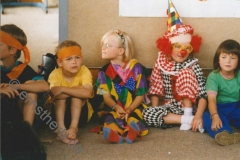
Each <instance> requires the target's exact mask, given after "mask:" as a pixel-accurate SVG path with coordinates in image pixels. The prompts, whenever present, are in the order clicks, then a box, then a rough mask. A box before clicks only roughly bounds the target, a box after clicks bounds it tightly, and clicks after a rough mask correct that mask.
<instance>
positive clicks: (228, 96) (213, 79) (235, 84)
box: [206, 70, 240, 103]
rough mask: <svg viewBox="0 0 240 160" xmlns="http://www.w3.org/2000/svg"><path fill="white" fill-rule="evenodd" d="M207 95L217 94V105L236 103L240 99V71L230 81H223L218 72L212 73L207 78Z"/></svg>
mask: <svg viewBox="0 0 240 160" xmlns="http://www.w3.org/2000/svg"><path fill="white" fill-rule="evenodd" d="M206 90H207V93H209V92H211V91H214V92H217V103H229V102H237V101H239V99H240V94H239V92H240V71H238V73H237V75H236V76H235V77H233V78H232V79H229V80H228V79H225V78H224V77H223V76H222V75H221V74H220V72H219V71H216V70H215V71H212V72H211V73H210V74H209V75H208V78H207V84H206Z"/></svg>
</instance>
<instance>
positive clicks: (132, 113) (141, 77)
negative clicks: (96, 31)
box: [95, 30, 148, 143]
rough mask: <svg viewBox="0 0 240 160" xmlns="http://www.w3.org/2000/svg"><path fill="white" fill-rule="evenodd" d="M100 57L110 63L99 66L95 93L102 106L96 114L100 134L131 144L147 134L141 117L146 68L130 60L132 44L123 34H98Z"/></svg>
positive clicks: (117, 31)
mask: <svg viewBox="0 0 240 160" xmlns="http://www.w3.org/2000/svg"><path fill="white" fill-rule="evenodd" d="M101 42H102V58H103V59H108V60H110V63H108V64H106V65H105V66H103V67H102V69H100V71H99V73H98V78H97V82H96V84H95V85H96V87H97V94H100V95H103V99H104V105H102V107H101V108H100V111H99V112H98V115H99V117H100V121H102V122H103V123H104V126H103V136H104V138H105V139H106V140H108V141H109V142H113V143H122V142H123V140H124V139H125V140H126V142H127V143H132V142H133V141H134V140H135V139H136V138H137V137H138V136H144V135H146V134H147V133H148V130H147V128H146V124H145V122H144V120H143V117H142V111H143V109H144V108H146V107H147V106H146V105H145V104H144V103H143V100H144V95H145V94H146V93H147V91H148V85H147V81H146V75H147V74H146V73H147V70H146V68H145V67H144V66H142V65H141V64H140V63H138V61H137V60H136V59H133V55H134V52H133V44H132V41H131V39H130V37H129V36H128V34H127V33H125V32H121V31H120V30H110V31H109V32H107V33H106V34H105V35H104V36H103V37H102V41H101Z"/></svg>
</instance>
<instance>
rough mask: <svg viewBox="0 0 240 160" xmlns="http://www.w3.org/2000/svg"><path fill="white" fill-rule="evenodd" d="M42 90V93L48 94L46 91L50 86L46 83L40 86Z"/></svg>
mask: <svg viewBox="0 0 240 160" xmlns="http://www.w3.org/2000/svg"><path fill="white" fill-rule="evenodd" d="M42 90H43V92H48V91H50V86H49V85H48V83H47V82H45V84H44V85H42Z"/></svg>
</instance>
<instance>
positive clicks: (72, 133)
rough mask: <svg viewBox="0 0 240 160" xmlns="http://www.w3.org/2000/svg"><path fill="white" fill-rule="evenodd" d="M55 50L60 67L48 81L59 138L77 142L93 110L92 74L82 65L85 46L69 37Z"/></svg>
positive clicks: (64, 141) (52, 73)
mask: <svg viewBox="0 0 240 160" xmlns="http://www.w3.org/2000/svg"><path fill="white" fill-rule="evenodd" d="M55 52H56V58H57V65H58V68H56V69H55V70H53V71H52V72H51V73H50V75H49V78H48V82H49V83H50V95H51V96H52V99H54V102H55V103H54V109H55V116H56V122H57V127H58V128H57V131H56V133H57V140H59V141H62V142H63V143H66V144H71V145H75V144H76V143H78V142H79V140H78V139H77V133H78V128H79V125H80V124H81V125H83V124H86V123H87V122H88V121H89V120H90V119H91V117H92V114H93V109H92V106H91V104H90V103H89V102H88V98H91V97H93V86H92V74H91V72H90V70H89V69H88V68H87V67H86V66H84V65H82V61H83V57H82V51H81V46H80V45H79V44H78V43H77V42H75V41H72V40H65V41H63V42H62V43H61V44H59V45H58V46H57V47H56V49H55ZM68 109H70V124H67V121H65V120H66V118H67V117H69V116H68V115H67V114H65V112H66V111H67V110H68ZM65 115H66V116H65ZM63 133H64V134H63Z"/></svg>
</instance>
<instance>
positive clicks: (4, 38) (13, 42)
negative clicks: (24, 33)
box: [0, 31, 30, 79]
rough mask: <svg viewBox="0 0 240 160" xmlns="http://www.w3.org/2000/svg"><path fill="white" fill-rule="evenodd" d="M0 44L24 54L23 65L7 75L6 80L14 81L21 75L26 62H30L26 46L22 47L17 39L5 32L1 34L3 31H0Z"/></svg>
mask: <svg viewBox="0 0 240 160" xmlns="http://www.w3.org/2000/svg"><path fill="white" fill-rule="evenodd" d="M0 42H2V43H4V44H6V45H8V46H11V47H14V48H16V49H18V50H22V51H23V53H24V59H25V60H24V63H22V64H20V65H18V66H16V67H14V68H13V69H12V71H11V72H10V73H8V74H7V76H8V78H10V79H15V78H17V77H18V76H19V75H20V74H21V73H22V71H23V70H24V68H25V67H26V66H27V64H28V62H29V61H30V53H29V50H28V48H27V46H22V44H21V43H20V42H19V41H18V40H17V39H15V38H14V37H12V36H11V35H9V34H8V33H6V32H3V31H0Z"/></svg>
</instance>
